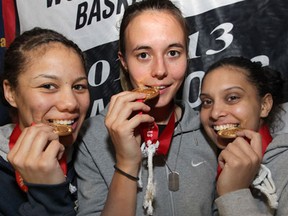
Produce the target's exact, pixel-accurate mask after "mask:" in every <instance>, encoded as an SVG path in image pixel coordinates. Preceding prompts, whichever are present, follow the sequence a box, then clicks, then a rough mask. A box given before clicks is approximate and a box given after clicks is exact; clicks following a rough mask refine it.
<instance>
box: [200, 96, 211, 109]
mask: <svg viewBox="0 0 288 216" xmlns="http://www.w3.org/2000/svg"><path fill="white" fill-rule="evenodd" d="M212 103H213V101H212V100H211V99H209V98H201V108H209V107H210V106H211V105H212Z"/></svg>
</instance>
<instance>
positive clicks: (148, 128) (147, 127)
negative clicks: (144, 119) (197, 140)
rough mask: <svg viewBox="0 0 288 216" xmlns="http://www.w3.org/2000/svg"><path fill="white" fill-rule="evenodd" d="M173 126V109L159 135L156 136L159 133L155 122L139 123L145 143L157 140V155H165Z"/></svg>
mask: <svg viewBox="0 0 288 216" xmlns="http://www.w3.org/2000/svg"><path fill="white" fill-rule="evenodd" d="M174 127H175V115H174V111H173V112H172V114H171V116H170V119H169V122H168V124H167V125H166V127H165V129H164V130H163V132H162V133H161V135H160V136H159V138H158V134H159V128H158V126H157V124H156V123H155V122H153V123H147V124H142V125H141V129H140V130H141V137H142V139H143V140H144V141H145V143H147V141H149V140H150V141H151V142H152V143H153V144H155V143H156V142H157V141H159V143H160V144H159V147H158V149H157V150H156V153H157V154H159V155H166V154H167V152H168V150H169V148H170V144H171V139H172V136H173V132H174Z"/></svg>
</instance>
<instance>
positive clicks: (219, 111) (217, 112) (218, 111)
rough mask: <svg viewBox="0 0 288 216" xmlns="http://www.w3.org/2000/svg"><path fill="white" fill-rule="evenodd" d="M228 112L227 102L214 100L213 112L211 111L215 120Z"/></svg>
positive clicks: (211, 115)
mask: <svg viewBox="0 0 288 216" xmlns="http://www.w3.org/2000/svg"><path fill="white" fill-rule="evenodd" d="M227 113H228V111H227V109H226V106H225V104H222V103H219V102H215V101H214V103H213V106H212V109H211V113H210V117H211V118H212V119H213V120H218V119H220V118H221V117H225V116H227Z"/></svg>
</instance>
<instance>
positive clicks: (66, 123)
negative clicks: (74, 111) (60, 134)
mask: <svg viewBox="0 0 288 216" xmlns="http://www.w3.org/2000/svg"><path fill="white" fill-rule="evenodd" d="M53 123H54V124H61V125H72V124H73V123H74V120H53Z"/></svg>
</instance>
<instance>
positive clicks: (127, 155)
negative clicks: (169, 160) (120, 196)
mask: <svg viewBox="0 0 288 216" xmlns="http://www.w3.org/2000/svg"><path fill="white" fill-rule="evenodd" d="M145 97H146V95H145V94H142V93H137V92H129V91H125V92H121V93H119V94H117V95H114V96H112V98H111V101H110V104H109V109H108V112H107V115H106V118H105V125H106V127H107V129H108V131H109V134H110V137H111V139H112V142H113V143H114V146H115V150H116V159H117V166H118V167H119V168H120V169H123V170H126V171H127V170H128V169H127V166H134V167H135V165H137V168H138V167H139V163H140V161H141V159H142V155H141V149H140V145H141V137H140V134H139V131H138V127H139V125H140V124H141V123H144V122H153V121H154V118H153V117H151V116H149V115H148V114H145V113H147V112H149V111H150V107H149V106H148V105H146V104H145V103H143V102H140V101H137V100H140V99H144V98H145ZM142 112H143V113H142ZM139 113H141V114H139Z"/></svg>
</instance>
